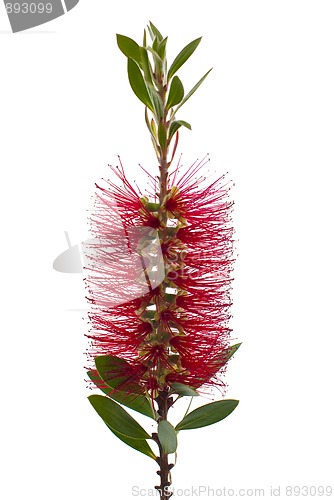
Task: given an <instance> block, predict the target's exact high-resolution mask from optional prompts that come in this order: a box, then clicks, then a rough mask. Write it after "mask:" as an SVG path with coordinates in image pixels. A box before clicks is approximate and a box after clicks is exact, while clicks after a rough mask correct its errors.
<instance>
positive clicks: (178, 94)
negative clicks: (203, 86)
mask: <svg viewBox="0 0 334 500" xmlns="http://www.w3.org/2000/svg"><path fill="white" fill-rule="evenodd" d="M183 96H184V88H183V85H182V82H181V80H180V78H179V77H178V76H174V78H173V80H172V83H171V85H170V90H169V94H168V99H167V104H166V109H170V108H172V107H173V106H176V104H179V102H181V101H182V99H183Z"/></svg>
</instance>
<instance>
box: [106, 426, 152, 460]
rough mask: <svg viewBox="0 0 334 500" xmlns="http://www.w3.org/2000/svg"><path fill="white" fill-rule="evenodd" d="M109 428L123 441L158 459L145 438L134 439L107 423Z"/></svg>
mask: <svg viewBox="0 0 334 500" xmlns="http://www.w3.org/2000/svg"><path fill="white" fill-rule="evenodd" d="M106 425H107V426H108V428H109V429H110V430H111V432H113V433H114V434H115V436H117V437H118V438H119V439H120V440H121V441H123V443H125V444H127V445H128V446H131V448H134V449H135V450H137V451H140V452H141V453H144V455H147V456H148V457H150V458H153V460H156V458H157V457H156V455H155V454H154V453H153V451H152V449H151V447H150V446H149V445H148V443H147V441H145V440H144V439H133V438H130V437H127V436H124V435H123V434H120V433H119V432H117V431H115V430H114V429H112V428H111V427H110V426H109V425H108V424H106Z"/></svg>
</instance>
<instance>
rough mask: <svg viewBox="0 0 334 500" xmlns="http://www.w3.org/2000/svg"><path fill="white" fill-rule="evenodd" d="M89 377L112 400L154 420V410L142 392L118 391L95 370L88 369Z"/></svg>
mask: <svg viewBox="0 0 334 500" xmlns="http://www.w3.org/2000/svg"><path fill="white" fill-rule="evenodd" d="M87 375H88V376H89V378H90V379H91V380H92V381H93V382H94V383H95V385H96V386H97V387H98V388H99V389H100V390H101V391H102V392H104V393H105V394H107V396H109V397H110V398H111V399H113V400H114V401H117V402H118V403H121V404H122V405H124V406H126V407H127V408H131V410H135V411H137V412H138V413H141V414H142V415H146V417H149V418H152V419H154V420H155V415H154V410H153V408H152V404H151V401H150V400H149V398H148V397H147V396H146V395H145V394H143V395H140V394H131V393H130V394H129V393H127V392H123V391H119V390H117V389H114V388H112V387H110V386H108V384H107V383H106V382H105V381H104V380H103V379H101V378H100V377H99V376H98V374H97V372H94V371H89V372H87ZM101 382H102V383H104V384H105V387H101V385H102V384H101Z"/></svg>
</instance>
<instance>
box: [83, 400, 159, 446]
mask: <svg viewBox="0 0 334 500" xmlns="http://www.w3.org/2000/svg"><path fill="white" fill-rule="evenodd" d="M88 399H89V402H90V404H91V405H92V406H93V408H94V409H95V410H96V412H97V413H98V414H99V415H100V417H101V418H102V420H103V421H104V422H105V423H106V424H107V425H108V426H109V427H110V428H111V429H113V430H114V431H116V432H118V433H119V434H122V435H123V436H127V437H129V438H133V439H151V436H150V435H149V434H148V433H147V432H146V431H145V429H143V428H142V426H141V425H140V424H138V422H137V421H136V420H135V419H134V418H132V417H131V415H129V414H128V412H127V411H125V410H124V408H122V407H121V406H120V405H119V404H117V403H116V402H115V401H113V400H112V399H110V398H107V397H106V396H100V395H99V394H93V395H92V396H88Z"/></svg>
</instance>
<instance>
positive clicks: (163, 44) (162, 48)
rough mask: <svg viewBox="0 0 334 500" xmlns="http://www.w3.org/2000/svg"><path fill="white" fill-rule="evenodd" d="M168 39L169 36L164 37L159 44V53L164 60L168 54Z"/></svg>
mask: <svg viewBox="0 0 334 500" xmlns="http://www.w3.org/2000/svg"><path fill="white" fill-rule="evenodd" d="M167 40H168V37H167V36H166V38H164V39H163V40H162V41H161V42H160V43H159V44H158V46H157V52H158V55H159V56H160V57H161V59H162V60H164V59H165V56H166V45H167Z"/></svg>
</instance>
